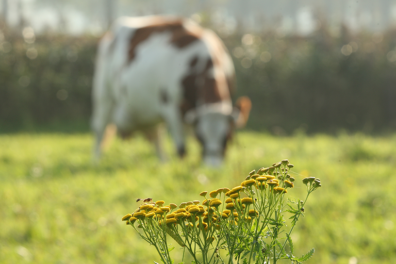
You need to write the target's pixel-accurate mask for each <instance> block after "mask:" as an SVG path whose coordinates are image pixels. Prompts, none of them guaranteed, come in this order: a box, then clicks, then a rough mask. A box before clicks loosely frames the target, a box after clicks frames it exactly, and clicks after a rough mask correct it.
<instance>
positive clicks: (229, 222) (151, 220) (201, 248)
mask: <svg viewBox="0 0 396 264" xmlns="http://www.w3.org/2000/svg"><path fill="white" fill-rule="evenodd" d="M292 167H293V165H292V164H290V163H289V161H288V160H282V161H281V162H278V163H275V164H273V166H271V167H268V168H261V169H259V170H257V171H255V170H253V171H251V172H250V173H249V175H248V176H247V177H246V179H245V180H244V181H243V182H241V184H240V185H238V186H236V187H234V188H231V189H229V188H220V189H217V190H213V191H211V192H209V193H208V192H207V191H204V192H201V193H200V196H201V197H203V201H202V202H201V201H200V200H194V201H189V202H183V203H181V204H180V205H176V204H174V203H170V204H168V205H165V202H164V201H162V200H159V201H156V202H151V199H149V201H150V202H145V203H143V204H142V205H140V206H139V207H138V208H137V209H136V210H135V212H133V213H130V214H127V215H125V216H124V217H123V218H122V220H123V221H126V224H127V225H131V226H132V227H134V228H135V229H136V231H138V233H139V234H140V236H141V237H142V238H143V239H144V240H146V241H147V242H148V243H150V244H151V245H153V246H154V247H155V248H156V250H157V251H158V253H159V255H160V256H161V259H162V261H163V262H164V263H172V259H171V257H170V255H169V251H170V250H169V241H168V236H167V235H169V236H170V237H172V238H173V239H174V240H175V241H176V242H177V243H178V244H179V245H180V246H181V247H183V249H184V250H187V251H188V252H189V253H190V254H191V256H192V257H193V258H194V261H195V263H225V262H228V263H232V260H233V259H236V260H237V261H238V263H239V261H242V260H244V261H247V262H243V263H251V261H253V262H254V263H263V262H264V261H267V263H268V261H270V260H273V261H274V262H275V263H276V260H277V259H281V258H289V259H291V260H292V257H293V256H292V255H290V254H289V255H288V254H286V252H285V243H284V245H283V246H280V245H281V244H280V243H279V241H278V240H281V239H283V240H285V242H286V240H287V238H288V237H289V235H290V233H289V234H288V235H287V236H286V237H283V238H280V237H279V235H280V233H281V232H280V231H281V229H282V228H283V226H284V220H283V215H282V214H283V213H284V211H285V210H284V207H285V205H284V204H285V197H284V196H285V194H286V193H287V192H288V190H289V189H291V188H293V187H294V181H295V179H294V178H293V177H291V176H290V175H289V174H288V173H289V170H290V168H292ZM317 182H318V181H316V180H315V178H314V179H313V180H312V181H311V178H309V180H308V182H307V184H309V185H307V186H308V195H309V193H310V192H312V191H313V190H315V189H316V188H318V187H320V181H319V184H318V183H317ZM304 183H306V179H304ZM308 195H307V197H308ZM146 200H147V199H146ZM304 203H305V202H304ZM289 207H290V208H291V210H288V211H289V212H290V213H292V214H293V216H294V217H295V218H294V219H293V221H295V222H297V220H298V217H299V215H300V214H302V210H301V208H303V204H300V203H298V208H293V207H292V206H290V205H289ZM293 227H294V225H293ZM290 232H291V231H290ZM221 250H225V251H227V253H228V254H227V255H228V261H226V260H224V259H223V257H222V254H220V251H221ZM276 251H278V253H276Z"/></svg>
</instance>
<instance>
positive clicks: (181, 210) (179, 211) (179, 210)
mask: <svg viewBox="0 0 396 264" xmlns="http://www.w3.org/2000/svg"><path fill="white" fill-rule="evenodd" d="M185 211H186V209H184V208H180V209H177V210H176V213H184V212H185Z"/></svg>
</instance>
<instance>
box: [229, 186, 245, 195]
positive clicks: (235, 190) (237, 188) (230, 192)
mask: <svg viewBox="0 0 396 264" xmlns="http://www.w3.org/2000/svg"><path fill="white" fill-rule="evenodd" d="M242 189H243V187H242V186H237V187H234V188H232V190H231V191H229V192H228V193H229V195H231V194H233V193H238V192H239V191H241V190H242Z"/></svg>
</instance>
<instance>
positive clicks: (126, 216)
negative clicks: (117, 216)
mask: <svg viewBox="0 0 396 264" xmlns="http://www.w3.org/2000/svg"><path fill="white" fill-rule="evenodd" d="M131 217H132V214H127V215H124V216H123V217H122V221H128V220H129V218H131Z"/></svg>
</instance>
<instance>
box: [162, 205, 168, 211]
mask: <svg viewBox="0 0 396 264" xmlns="http://www.w3.org/2000/svg"><path fill="white" fill-rule="evenodd" d="M161 210H162V211H164V212H169V211H170V208H169V207H168V206H163V207H161Z"/></svg>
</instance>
